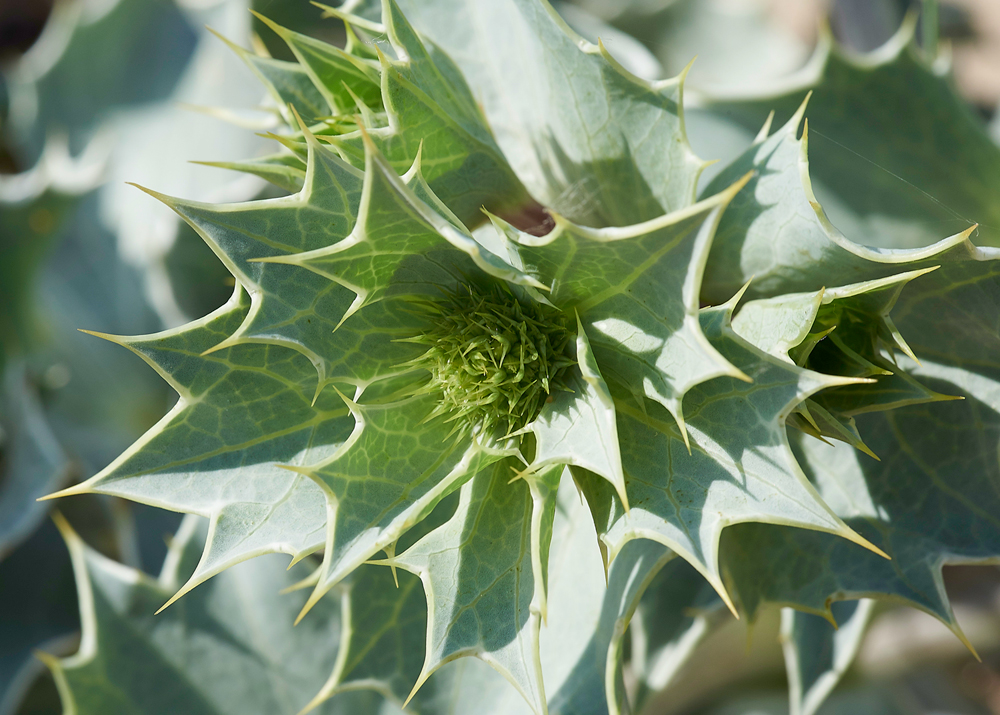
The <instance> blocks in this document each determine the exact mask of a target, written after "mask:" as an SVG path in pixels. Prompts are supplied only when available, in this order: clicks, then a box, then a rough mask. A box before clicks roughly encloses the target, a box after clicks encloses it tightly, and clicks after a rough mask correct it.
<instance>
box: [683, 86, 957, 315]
mask: <svg viewBox="0 0 1000 715" xmlns="http://www.w3.org/2000/svg"><path fill="white" fill-rule="evenodd" d="M805 110H806V105H805V104H801V105H800V106H799V109H798V111H797V112H796V114H795V115H794V116H793V117H792V118H791V119H790V120H789V121H788V123H787V124H785V125H784V126H783V127H782V128H781V129H779V130H777V131H776V132H774V134H773V135H771V136H770V137H767V138H760V139H759V140H758V142H757V143H755V144H754V146H752V147H751V148H750V149H749V150H748V151H747V152H746V153H745V154H743V156H741V157H740V158H739V159H738V160H736V161H735V162H733V164H731V165H730V166H729V167H728V168H727V169H726V170H725V171H723V172H721V173H720V174H719V175H718V176H717V177H716V178H715V179H714V180H713V181H712V182H711V183H710V184H709V185H708V186H707V187H706V189H705V192H706V193H711V192H712V191H713V190H716V189H718V188H722V187H726V186H729V185H730V184H731V183H732V181H734V180H735V179H736V178H738V177H740V176H743V175H744V174H745V173H746V172H747V171H754V172H755V173H754V176H753V178H751V179H750V181H749V182H748V183H747V185H746V188H745V189H744V190H743V191H742V192H741V193H740V194H738V195H737V196H736V197H735V198H734V199H733V201H732V202H731V203H730V205H729V207H728V208H727V210H726V212H725V214H724V215H723V217H722V220H721V221H720V223H719V227H718V229H717V230H716V235H715V240H714V241H713V244H712V252H711V254H710V255H709V259H708V263H707V267H706V271H705V279H704V282H703V284H702V298H703V299H705V300H708V301H711V302H722V301H724V300H727V299H728V298H729V296H731V295H732V293H733V291H734V290H736V289H738V288H739V286H742V285H744V284H746V283H747V281H750V286H749V288H748V289H747V296H748V297H773V296H777V295H780V294H783V293H795V292H802V291H807V292H812V291H816V290H818V289H819V288H821V287H823V286H846V285H852V284H855V283H861V282H864V281H868V280H875V279H879V278H885V277H887V276H890V275H893V274H896V273H900V272H901V271H903V270H914V269H920V268H927V267H930V266H933V265H938V264H939V263H940V262H941V261H942V260H950V259H946V258H942V256H944V255H945V253H944V252H945V251H946V250H948V249H951V248H954V250H955V251H960V247H961V246H962V245H964V242H965V239H966V238H968V236H969V235H970V234H972V232H973V229H971V228H970V229H967V230H966V231H963V232H962V233H959V234H956V235H954V236H951V237H950V238H947V239H943V240H941V241H939V242H938V243H936V244H934V245H932V246H928V247H926V248H923V249H912V250H890V249H885V248H869V247H866V246H863V245H860V243H870V242H871V238H872V234H864V235H857V236H855V239H856V240H857V241H858V242H855V241H852V240H851V239H849V238H848V237H847V236H845V235H844V234H843V233H841V232H840V231H839V230H838V229H837V228H836V227H835V226H834V225H833V224H832V223H830V220H829V218H828V217H827V214H826V212H825V210H824V209H823V207H822V206H821V205H820V204H819V202H818V201H817V199H816V196H815V194H814V193H813V188H812V184H811V180H810V170H811V164H810V161H809V155H808V152H809V147H810V142H809V141H808V139H809V134H808V131H807V130H805V129H804V130H803V133H802V137H801V138H796V134H797V131H798V128H799V126H800V124H801V123H802V118H803V116H804V114H805ZM764 135H765V132H762V137H763V136H764ZM955 255H956V256H957V255H958V254H957V253H956V254H955ZM751 279H752V280H751Z"/></svg>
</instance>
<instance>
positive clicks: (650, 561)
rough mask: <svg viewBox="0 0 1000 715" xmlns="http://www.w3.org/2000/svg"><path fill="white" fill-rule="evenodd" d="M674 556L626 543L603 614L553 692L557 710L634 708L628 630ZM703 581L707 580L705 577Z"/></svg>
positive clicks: (616, 714)
mask: <svg viewBox="0 0 1000 715" xmlns="http://www.w3.org/2000/svg"><path fill="white" fill-rule="evenodd" d="M672 559H674V554H673V553H671V552H670V551H669V550H668V549H666V548H664V547H663V545H661V544H658V543H655V542H653V541H648V540H645V539H639V540H636V541H633V542H630V543H629V544H627V545H626V546H625V547H624V548H623V549H622V552H621V554H619V556H618V558H616V559H615V561H614V563H613V564H612V565H611V568H610V570H609V573H608V586H607V592H606V593H605V594H604V598H603V599H602V603H601V610H600V615H599V617H598V620H597V623H596V624H595V628H594V631H593V635H591V637H590V640H589V641H588V643H587V646H586V648H585V649H584V650H583V651H582V652H581V653H579V654H578V655H577V656H576V658H575V659H574V660H573V661H571V662H573V669H572V670H571V671H570V674H569V675H568V676H567V678H566V680H565V681H564V682H563V684H562V685H561V687H560V688H559V690H557V691H556V692H555V693H553V694H552V695H551V696H550V700H549V706H550V708H551V709H552V711H553V712H560V713H562V712H570V713H579V715H587V714H592V715H604V714H605V713H608V714H609V715H621V713H628V712H630V711H631V710H630V708H629V704H628V698H627V696H626V693H625V682H624V676H623V673H622V666H623V652H622V651H623V645H624V636H625V630H626V628H627V627H628V625H629V621H630V620H631V619H632V616H633V613H634V612H635V609H636V608H637V606H638V605H639V602H640V599H641V597H642V595H643V593H644V592H645V591H646V589H647V588H648V587H649V585H650V582H651V581H652V580H653V579H654V578H655V577H656V575H657V574H658V573H659V572H660V569H661V568H663V566H664V564H667V563H668V562H670V561H671V560H672ZM702 582H704V580H702Z"/></svg>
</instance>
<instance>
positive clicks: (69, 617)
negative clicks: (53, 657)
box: [0, 520, 80, 715]
mask: <svg viewBox="0 0 1000 715" xmlns="http://www.w3.org/2000/svg"><path fill="white" fill-rule="evenodd" d="M0 609H2V610H3V612H4V613H6V614H9V617H6V618H5V619H4V629H3V638H0V713H3V715H14V713H15V712H16V710H17V706H18V705H19V704H20V702H21V701H22V699H23V698H24V697H25V695H26V691H27V690H28V688H30V686H31V682H32V681H33V680H34V678H35V677H37V675H38V673H39V667H38V666H40V665H41V663H40V662H39V661H38V660H37V658H35V655H34V651H35V650H38V649H39V648H41V649H43V650H48V651H49V652H54V651H56V650H61V646H62V645H63V644H65V643H66V641H67V640H69V641H70V643H69V644H68V645H69V647H70V648H72V647H73V645H74V644H73V643H72V638H73V634H74V633H75V632H76V631H78V630H79V627H80V623H79V609H78V607H77V600H76V593H75V590H74V589H73V570H72V567H71V565H70V562H69V556H68V554H66V551H65V547H64V546H63V543H62V539H61V538H60V537H59V532H58V531H57V530H56V528H55V525H54V524H53V523H51V522H50V521H48V520H45V521H43V523H42V524H41V525H40V526H39V527H38V528H37V529H36V530H35V531H34V533H32V534H31V536H29V537H28V539H26V540H25V541H24V542H22V543H21V544H20V546H19V548H17V549H16V550H15V551H13V552H12V553H11V554H10V555H9V556H8V557H7V558H5V559H4V560H3V561H2V562H0ZM67 652H69V651H67ZM43 669H44V667H43Z"/></svg>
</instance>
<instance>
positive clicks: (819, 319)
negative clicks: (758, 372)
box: [733, 266, 950, 459]
mask: <svg viewBox="0 0 1000 715" xmlns="http://www.w3.org/2000/svg"><path fill="white" fill-rule="evenodd" d="M935 269H936V267H935V266H931V267H929V268H924V269H922V270H916V271H908V272H904V273H899V274H897V275H894V276H889V277H887V278H882V279H878V280H871V281H865V282H862V283H857V284H854V285H850V286H840V287H835V288H824V289H820V290H818V291H815V292H812V293H789V294H785V295H781V296H777V297H775V298H764V299H758V300H754V301H750V302H748V303H746V304H745V305H744V306H743V307H742V308H741V310H740V312H739V314H738V315H737V316H736V318H735V319H734V321H733V327H734V329H735V330H736V331H737V333H739V334H740V335H741V336H742V337H744V338H746V339H747V340H749V341H750V342H751V343H753V344H754V345H756V346H757V347H759V348H761V349H762V350H766V351H767V352H770V353H771V354H773V355H776V356H778V357H782V358H784V359H786V360H788V361H790V362H791V361H794V362H795V363H796V364H798V365H800V366H802V367H808V368H811V369H814V370H816V371H818V372H824V373H830V374H835V375H845V376H855V377H863V378H869V380H870V381H869V382H868V383H859V384H854V385H848V386H845V387H841V388H836V389H833V390H829V391H827V392H825V393H824V394H822V395H818V396H815V397H813V398H811V399H809V400H807V401H806V402H805V403H803V405H802V406H801V407H800V408H799V410H798V412H797V414H796V415H795V418H796V419H795V420H794V421H792V422H790V424H792V425H793V426H795V427H797V428H798V429H801V430H802V431H804V432H805V433H807V434H811V435H813V436H816V437H830V438H833V439H837V440H840V441H843V442H847V443H848V444H851V445H852V446H854V447H856V448H857V449H860V450H862V451H863V452H865V453H866V454H869V455H870V456H872V457H875V458H876V459H877V456H876V455H875V454H874V453H873V452H871V450H870V449H869V448H868V446H867V445H865V444H864V441H863V439H862V437H861V435H860V434H859V433H858V430H857V426H856V424H855V421H854V417H855V415H857V414H860V413H863V412H873V411H883V410H888V409H893V408H895V407H899V406H902V405H906V404H918V403H922V402H935V401H939V400H945V399H950V398H949V396H947V395H942V394H939V393H936V392H934V391H933V390H930V389H929V388H927V387H926V386H924V385H922V384H921V383H920V382H918V381H917V380H915V379H913V378H912V377H911V376H910V375H908V374H907V373H906V372H905V371H903V370H901V369H899V367H898V366H897V365H896V363H895V362H893V360H892V357H891V356H892V355H893V354H894V352H895V351H900V352H902V353H903V354H905V355H909V356H911V357H912V355H913V353H912V351H911V350H910V347H909V346H908V345H907V344H906V341H905V340H904V338H903V336H902V335H901V334H900V332H899V330H898V329H897V328H896V326H895V324H894V323H893V321H892V318H891V317H890V315H889V314H890V312H891V311H892V308H893V306H895V304H896V301H897V300H898V298H899V295H900V292H901V291H902V290H903V289H904V287H905V286H906V284H907V283H908V282H909V281H911V280H914V279H919V278H920V276H922V275H924V274H926V273H928V272H930V271H932V270H935ZM790 351H791V353H790Z"/></svg>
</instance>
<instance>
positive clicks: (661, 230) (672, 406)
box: [507, 179, 746, 433]
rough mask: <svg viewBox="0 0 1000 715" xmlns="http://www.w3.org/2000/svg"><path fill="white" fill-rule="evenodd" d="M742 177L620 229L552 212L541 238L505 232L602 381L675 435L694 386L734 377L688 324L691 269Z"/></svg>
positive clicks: (692, 305)
mask: <svg viewBox="0 0 1000 715" xmlns="http://www.w3.org/2000/svg"><path fill="white" fill-rule="evenodd" d="M745 181H746V179H743V180H742V181H737V182H736V183H735V184H733V185H732V186H731V187H729V188H728V189H726V190H725V191H723V192H721V193H719V194H717V195H715V196H713V197H712V198H710V199H706V200H705V201H703V202H701V203H699V204H697V205H695V206H692V207H690V208H688V209H685V210H684V211H679V212H676V213H673V214H667V215H665V216H661V217H660V218H657V219H654V220H652V221H649V222H646V223H643V224H636V225H634V226H627V227H622V228H606V229H589V228H586V227H582V226H578V225H575V224H573V223H571V222H569V221H567V220H565V219H562V218H560V217H557V218H556V228H555V229H553V231H552V232H550V233H549V234H548V235H546V236H542V237H538V238H535V237H531V236H528V235H526V234H522V233H518V232H514V231H513V230H512V229H509V228H507V233H508V235H509V236H510V237H511V238H512V239H513V240H514V241H516V242H517V243H518V244H519V245H518V253H519V255H520V258H521V259H522V260H523V261H524V265H525V270H526V272H528V273H529V274H530V275H532V276H535V277H537V278H538V280H540V281H541V282H542V283H543V284H545V285H548V286H549V287H550V288H551V293H550V299H551V300H552V302H553V303H554V304H555V305H557V306H559V307H560V308H562V309H563V310H564V311H567V312H568V311H570V310H575V311H576V312H577V314H578V315H579V319H580V321H581V325H582V326H583V329H585V330H586V331H587V335H588V336H589V340H590V343H591V345H592V346H593V351H594V355H595V357H596V360H597V363H598V364H599V365H600V366H601V370H602V373H603V374H604V375H605V377H606V378H607V379H609V380H612V381H614V382H616V383H618V384H619V385H622V386H626V387H627V388H628V389H630V390H632V391H633V392H634V394H635V395H636V396H637V397H639V398H641V397H648V398H649V399H652V400H655V401H657V402H659V403H660V404H662V405H663V406H664V407H665V408H666V409H667V410H669V411H670V413H671V414H672V415H673V416H674V418H675V419H676V420H677V423H678V425H679V426H680V429H681V431H682V433H683V431H684V415H683V410H682V403H683V399H684V395H685V393H686V392H687V391H688V390H690V389H691V388H692V387H694V386H695V385H697V384H699V383H702V382H705V381H706V380H710V379H712V378H716V377H720V376H731V377H740V376H741V373H740V372H739V370H738V369H737V368H735V367H734V366H733V365H731V364H730V363H729V362H727V361H726V360H725V359H724V358H723V357H722V356H721V355H720V354H719V353H718V351H717V350H716V349H715V348H713V347H712V345H711V344H710V343H709V341H708V340H706V339H705V336H704V335H703V333H702V330H701V327H700V325H699V322H698V292H699V288H700V281H701V274H702V271H703V270H704V265H705V260H706V258H707V255H708V250H709V246H710V245H711V241H712V237H713V234H714V231H715V228H716V226H717V225H718V222H719V220H720V216H721V215H722V213H723V211H724V209H725V207H726V205H727V204H728V202H729V201H730V200H731V199H732V198H733V196H735V195H737V194H738V192H739V191H740V188H741V187H742V185H743V183H744V182H745Z"/></svg>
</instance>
